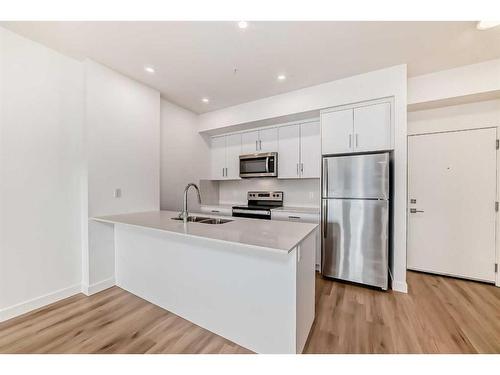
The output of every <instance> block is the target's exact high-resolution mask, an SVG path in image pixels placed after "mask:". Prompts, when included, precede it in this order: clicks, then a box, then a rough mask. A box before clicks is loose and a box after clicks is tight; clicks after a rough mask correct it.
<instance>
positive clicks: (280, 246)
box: [93, 211, 318, 253]
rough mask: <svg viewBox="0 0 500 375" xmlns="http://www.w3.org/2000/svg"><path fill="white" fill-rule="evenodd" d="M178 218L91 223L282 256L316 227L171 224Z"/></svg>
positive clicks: (139, 216) (140, 216) (151, 214)
mask: <svg viewBox="0 0 500 375" xmlns="http://www.w3.org/2000/svg"><path fill="white" fill-rule="evenodd" d="M178 215H179V212H176V211H148V212H137V213H130V214H121V215H113V216H101V217H95V218H93V220H95V221H100V222H105V223H113V224H127V225H132V226H136V227H143V228H150V229H156V230H161V231H165V232H171V233H177V234H180V235H183V236H186V237H202V238H207V239H211V240H216V241H224V242H234V243H238V244H243V245H247V246H253V247H259V248H263V249H266V250H272V251H279V252H285V253H288V252H290V251H291V250H292V249H293V248H294V247H295V246H297V245H298V244H299V243H300V242H301V241H302V240H303V239H304V238H305V237H307V236H308V235H309V234H310V233H311V232H312V231H313V230H314V229H315V228H316V227H317V226H318V225H316V224H310V223H298V222H289V221H277V220H262V219H246V218H235V217H228V218H227V219H228V220H232V221H231V222H229V223H224V224H203V223H194V222H188V223H184V222H182V221H179V220H172V218H173V217H177V216H178ZM190 215H194V216H204V217H218V216H213V215H208V214H198V213H190ZM219 218H220V216H219Z"/></svg>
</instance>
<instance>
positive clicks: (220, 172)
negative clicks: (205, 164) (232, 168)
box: [211, 136, 226, 180]
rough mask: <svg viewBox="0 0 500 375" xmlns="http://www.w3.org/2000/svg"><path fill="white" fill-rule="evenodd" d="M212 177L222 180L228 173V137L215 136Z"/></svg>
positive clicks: (212, 148)
mask: <svg viewBox="0 0 500 375" xmlns="http://www.w3.org/2000/svg"><path fill="white" fill-rule="evenodd" d="M211 158H212V160H211V162H212V179H214V180H222V179H224V177H225V175H226V169H225V168H226V137H225V136H222V137H213V138H212V144H211Z"/></svg>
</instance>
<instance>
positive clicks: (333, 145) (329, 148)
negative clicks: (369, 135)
mask: <svg viewBox="0 0 500 375" xmlns="http://www.w3.org/2000/svg"><path fill="white" fill-rule="evenodd" d="M352 133H353V110H352V109H346V110H343V111H335V112H326V113H322V114H321V151H322V153H323V155H331V154H342V153H348V152H352V151H353V147H352V145H353V134H352Z"/></svg>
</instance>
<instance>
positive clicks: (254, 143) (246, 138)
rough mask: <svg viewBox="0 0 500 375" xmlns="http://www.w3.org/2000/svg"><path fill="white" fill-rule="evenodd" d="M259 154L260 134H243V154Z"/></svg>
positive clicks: (254, 132)
mask: <svg viewBox="0 0 500 375" xmlns="http://www.w3.org/2000/svg"><path fill="white" fill-rule="evenodd" d="M256 152H259V132H258V131H257V130H256V131H252V132H246V133H242V134H241V153H242V154H243V155H244V154H254V153H256Z"/></svg>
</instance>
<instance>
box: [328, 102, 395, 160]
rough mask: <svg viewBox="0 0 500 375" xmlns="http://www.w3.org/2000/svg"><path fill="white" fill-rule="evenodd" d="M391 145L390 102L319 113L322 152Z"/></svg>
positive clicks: (370, 148)
mask: <svg viewBox="0 0 500 375" xmlns="http://www.w3.org/2000/svg"><path fill="white" fill-rule="evenodd" d="M391 148H392V147H391V104H390V103H379V104H373V105H366V106H362V107H356V108H353V109H345V110H339V111H332V112H324V113H322V114H321V149H322V153H323V155H330V154H347V153H353V152H366V151H380V150H390V149H391Z"/></svg>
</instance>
